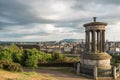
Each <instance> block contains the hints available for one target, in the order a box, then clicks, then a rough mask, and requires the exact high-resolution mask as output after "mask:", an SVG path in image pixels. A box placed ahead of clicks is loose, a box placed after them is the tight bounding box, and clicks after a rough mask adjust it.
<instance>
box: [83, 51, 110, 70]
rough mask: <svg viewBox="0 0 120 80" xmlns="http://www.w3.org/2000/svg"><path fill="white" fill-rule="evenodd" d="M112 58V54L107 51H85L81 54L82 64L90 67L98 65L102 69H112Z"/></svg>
mask: <svg viewBox="0 0 120 80" xmlns="http://www.w3.org/2000/svg"><path fill="white" fill-rule="evenodd" d="M110 59H111V56H110V55H109V54H107V53H105V52H103V53H91V52H85V53H83V54H82V55H81V65H83V66H85V67H88V68H93V67H95V66H96V67H98V68H101V69H111V65H110Z"/></svg>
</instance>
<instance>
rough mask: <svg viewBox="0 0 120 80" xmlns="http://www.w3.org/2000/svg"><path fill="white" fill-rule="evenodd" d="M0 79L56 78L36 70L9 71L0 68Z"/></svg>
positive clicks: (46, 79) (43, 79)
mask: <svg viewBox="0 0 120 80" xmlns="http://www.w3.org/2000/svg"><path fill="white" fill-rule="evenodd" d="M0 80H57V79H55V78H53V77H51V76H50V75H44V74H40V73H36V72H19V73H18V72H9V71H5V70H0Z"/></svg>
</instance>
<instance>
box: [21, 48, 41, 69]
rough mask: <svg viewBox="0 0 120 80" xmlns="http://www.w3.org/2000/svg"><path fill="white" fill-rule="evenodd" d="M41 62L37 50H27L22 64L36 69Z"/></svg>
mask: <svg viewBox="0 0 120 80" xmlns="http://www.w3.org/2000/svg"><path fill="white" fill-rule="evenodd" d="M38 60H39V53H38V51H37V50H35V49H32V50H30V49H25V50H24V53H23V55H22V62H23V63H22V64H23V65H24V66H27V67H32V68H36V67H37V64H38Z"/></svg>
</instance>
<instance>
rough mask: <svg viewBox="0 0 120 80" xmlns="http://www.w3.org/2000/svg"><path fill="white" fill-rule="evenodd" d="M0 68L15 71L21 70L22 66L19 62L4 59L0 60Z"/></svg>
mask: <svg viewBox="0 0 120 80" xmlns="http://www.w3.org/2000/svg"><path fill="white" fill-rule="evenodd" d="M0 68H1V69H5V70H9V71H16V72H21V71H23V69H22V66H21V65H20V64H18V63H12V62H8V61H5V60H0Z"/></svg>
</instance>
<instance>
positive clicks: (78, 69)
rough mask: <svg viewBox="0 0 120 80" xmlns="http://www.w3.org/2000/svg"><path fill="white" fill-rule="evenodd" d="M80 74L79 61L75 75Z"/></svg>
mask: <svg viewBox="0 0 120 80" xmlns="http://www.w3.org/2000/svg"><path fill="white" fill-rule="evenodd" d="M79 74H80V63H77V75H79Z"/></svg>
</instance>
